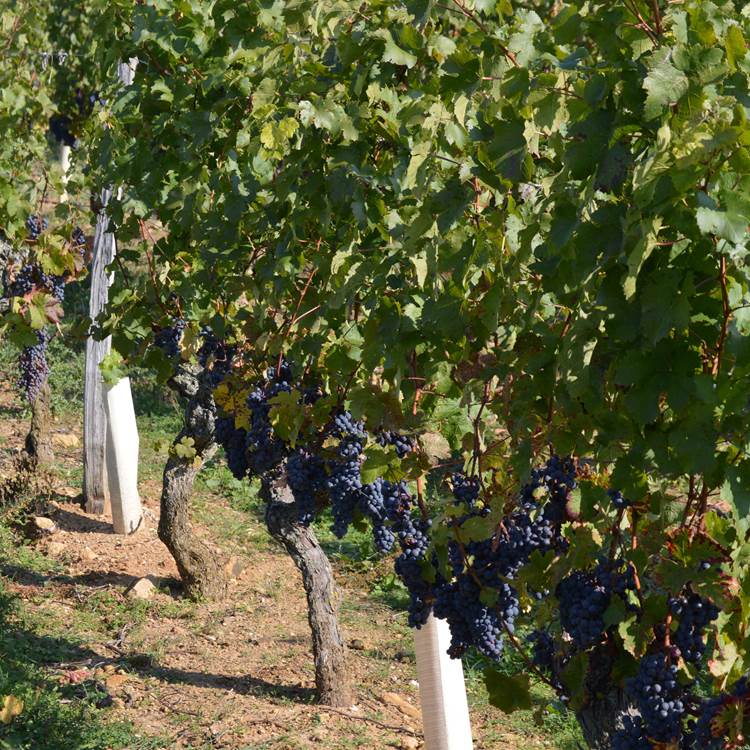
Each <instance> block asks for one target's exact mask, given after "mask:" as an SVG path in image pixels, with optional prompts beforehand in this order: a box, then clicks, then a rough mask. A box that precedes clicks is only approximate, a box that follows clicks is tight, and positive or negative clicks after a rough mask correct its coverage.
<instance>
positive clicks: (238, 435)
mask: <svg viewBox="0 0 750 750" xmlns="http://www.w3.org/2000/svg"><path fill="white" fill-rule="evenodd" d="M215 435H216V442H217V443H218V444H219V445H221V447H222V448H224V453H225V454H226V457H227V466H228V467H229V471H231V472H232V476H233V477H235V479H244V478H245V477H246V476H247V470H248V466H247V455H246V448H245V446H246V439H247V433H246V432H245V430H243V429H241V428H238V427H235V424H234V417H232V416H228V417H219V418H218V419H217V420H216V427H215Z"/></svg>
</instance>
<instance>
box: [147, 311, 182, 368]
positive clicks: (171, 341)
mask: <svg viewBox="0 0 750 750" xmlns="http://www.w3.org/2000/svg"><path fill="white" fill-rule="evenodd" d="M186 326H187V321H186V320H185V319H184V318H175V319H174V320H173V321H172V325H171V326H167V327H166V328H162V329H161V330H160V331H157V332H156V335H155V336H154V343H155V344H156V346H158V347H159V349H161V350H162V352H163V353H164V356H165V357H167V358H168V359H177V358H179V356H180V341H182V334H183V332H184V330H185V327H186Z"/></svg>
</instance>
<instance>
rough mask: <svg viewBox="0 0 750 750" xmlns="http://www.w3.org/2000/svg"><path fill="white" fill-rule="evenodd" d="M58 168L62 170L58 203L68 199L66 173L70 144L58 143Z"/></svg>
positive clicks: (68, 169) (68, 165) (68, 164)
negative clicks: (61, 188) (61, 185)
mask: <svg viewBox="0 0 750 750" xmlns="http://www.w3.org/2000/svg"><path fill="white" fill-rule="evenodd" d="M59 153H60V169H61V171H62V184H63V192H62V195H61V196H60V203H67V201H68V190H67V188H68V173H69V172H70V146H67V145H66V144H64V143H61V144H60V152H59Z"/></svg>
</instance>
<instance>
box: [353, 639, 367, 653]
mask: <svg viewBox="0 0 750 750" xmlns="http://www.w3.org/2000/svg"><path fill="white" fill-rule="evenodd" d="M349 648H351V649H353V650H354V651H364V650H365V644H364V643H363V642H362V641H360V640H359V638H355V639H354V640H353V641H349Z"/></svg>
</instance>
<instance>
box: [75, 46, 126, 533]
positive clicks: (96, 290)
mask: <svg viewBox="0 0 750 750" xmlns="http://www.w3.org/2000/svg"><path fill="white" fill-rule="evenodd" d="M136 63H137V60H135V58H133V59H131V60H130V62H128V63H121V64H120V65H119V66H118V77H119V79H120V81H121V83H122V84H123V85H125V86H129V85H130V84H131V83H132V82H133V75H134V73H135V66H136ZM111 197H112V190H111V188H105V189H104V190H102V194H101V208H100V210H99V214H98V216H97V218H96V232H95V234H94V252H93V261H92V264H91V293H90V296H89V316H90V318H91V320H92V321H94V320H96V317H97V316H98V315H99V313H101V311H102V310H103V309H104V307H105V306H106V304H107V301H108V299H109V286H110V284H111V283H112V278H111V276H110V275H108V274H107V266H109V264H110V263H112V262H113V261H114V258H115V254H116V252H117V247H116V242H115V236H114V234H113V233H112V232H111V231H109V217H108V216H107V205H108V204H109V200H110V198H111ZM111 347H112V342H111V339H110V338H109V337H107V338H106V339H104V340H102V341H95V340H94V339H93V337H91V336H89V338H88V339H87V340H86V370H85V376H84V407H83V415H84V416H83V423H84V424H83V452H84V455H83V496H84V500H85V503H86V510H87V511H88V512H89V513H96V514H101V513H106V512H107V511H108V510H109V508H110V505H111V500H110V494H111V492H110V486H109V482H110V480H109V477H108V475H107V455H106V452H107V415H106V408H105V404H104V389H103V383H102V377H101V373H100V371H99V364H100V362H101V361H102V359H104V357H106V356H107V354H109V352H110V350H111ZM126 387H127V391H128V392H127V397H126V398H124V401H123V405H122V406H121V407H118V410H119V409H128V408H129V409H130V410H131V411H132V403H133V401H132V397H131V396H130V385H129V381H127V385H126ZM124 391H125V387H123V388H122V389H120V390H118V391H117V393H118V394H124ZM126 422H127V423H129V424H130V423H132V424H134V423H135V415H134V414H133V417H132V421H131V420H130V419H128V420H126ZM120 444H121V443H120V441H118V440H115V441H114V442H112V443H111V446H110V447H112V448H115V447H117V446H118V445H120ZM110 464H111V465H112V466H123V465H124V464H123V462H122V461H120V459H119V458H117V457H113V458H112V459H111V460H110ZM131 471H132V472H135V473H134V477H135V479H133V478H130V479H128V483H129V484H131V485H132V483H133V482H137V472H138V467H137V464H136V465H134V466H132V467H131ZM115 481H117V480H115ZM129 492H130V490H124V489H122V488H117V489H116V494H117V496H118V498H122V497H125V496H128V494H129ZM117 514H119V516H120V517H123V518H125V517H127V513H125V512H124V511H123V510H122V508H118V510H117ZM120 533H127V532H120Z"/></svg>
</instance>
